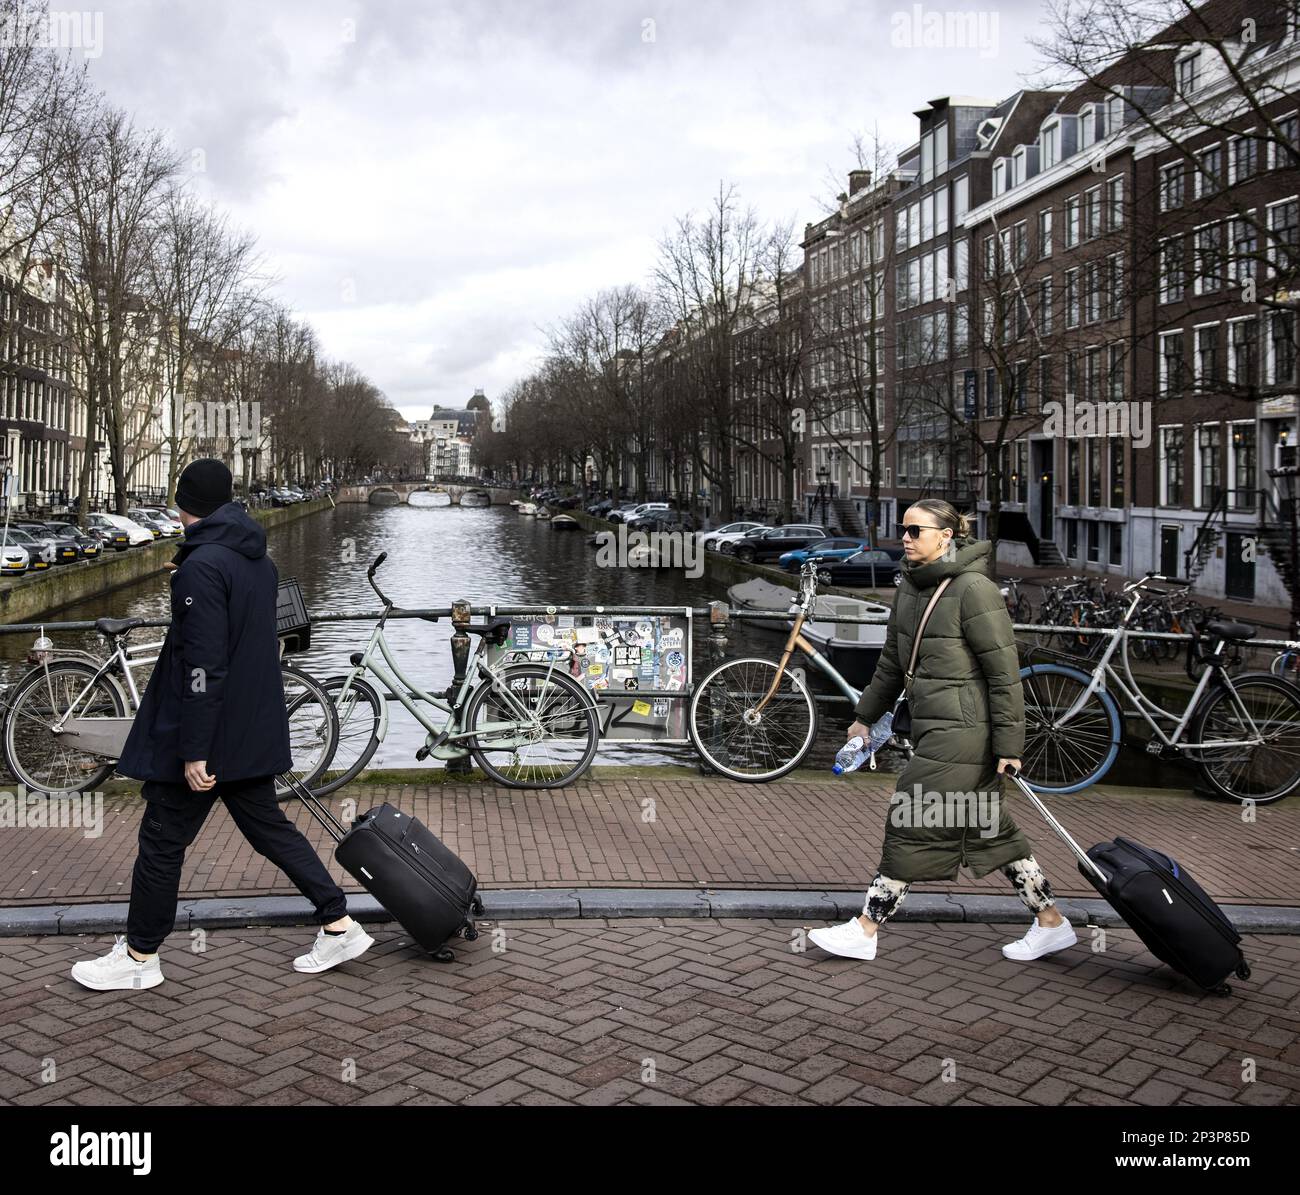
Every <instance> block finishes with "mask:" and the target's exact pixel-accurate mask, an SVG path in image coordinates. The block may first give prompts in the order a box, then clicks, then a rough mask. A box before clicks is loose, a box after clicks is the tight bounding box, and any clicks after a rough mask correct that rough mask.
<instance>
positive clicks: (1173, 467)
mask: <svg viewBox="0 0 1300 1195" xmlns="http://www.w3.org/2000/svg"><path fill="white" fill-rule="evenodd" d="M1182 501H1183V429H1182V428H1181V427H1162V428H1161V429H1160V505H1161V506H1181V505H1182Z"/></svg>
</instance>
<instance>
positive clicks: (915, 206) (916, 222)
mask: <svg viewBox="0 0 1300 1195" xmlns="http://www.w3.org/2000/svg"><path fill="white" fill-rule="evenodd" d="M920 243H921V205H920V204H919V203H911V204H908V206H907V247H908V248H909V249H915V248H916V246H917V245H919V244H920Z"/></svg>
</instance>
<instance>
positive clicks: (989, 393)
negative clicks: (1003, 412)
mask: <svg viewBox="0 0 1300 1195" xmlns="http://www.w3.org/2000/svg"><path fill="white" fill-rule="evenodd" d="M984 414H985V415H996V414H998V371H997V370H996V369H986V370H985V371H984Z"/></svg>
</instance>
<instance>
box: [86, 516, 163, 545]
mask: <svg viewBox="0 0 1300 1195" xmlns="http://www.w3.org/2000/svg"><path fill="white" fill-rule="evenodd" d="M86 530H87V531H88V532H90V534H91V535H94V536H96V537H97V538H99V539H100V540H102V541H103V543H104V546H105V547H107V548H112V549H113V550H114V551H117V552H125V551H126V550H127V548H129V547H130V546H131V537H130V536H129V535H128V534H127V533H126V531H125V530H123V529H122V528H121V527H119V526H117V525H116V524H115V523H110V522H109V519H108V515H103V514H89V515H87V516H86ZM150 538H152V536H151V537H150Z"/></svg>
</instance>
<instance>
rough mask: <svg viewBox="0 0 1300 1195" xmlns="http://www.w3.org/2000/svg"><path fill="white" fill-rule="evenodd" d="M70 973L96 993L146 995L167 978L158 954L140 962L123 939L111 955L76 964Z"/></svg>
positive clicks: (82, 984)
mask: <svg viewBox="0 0 1300 1195" xmlns="http://www.w3.org/2000/svg"><path fill="white" fill-rule="evenodd" d="M70 974H71V976H72V978H73V979H74V980H75V981H76V982H77V983H79V984H81V986H82V987H83V988H90V990H91V991H94V992H142V991H144V990H146V989H147V988H156V987H157V986H158V985H159V984H160V983H162V981H163V978H164V977H163V973H162V966H161V964H160V963H159V961H158V956H157V955H156V954H155V955H154V956H153V957H152V958H151V959H148V960H146V961H145V962H143V963H137V962H136V961H135V959H133V958H132V957H131V956H130V955H129V954H127V953H126V951H125V948H124V946H123V944H122V939H121V938H119V939H118V942H117V945H116V946H114V948H113V950H112V952H111V953H110V954H108V955H107V956H105V957H104V958H98V959H86V960H84V961H82V962H80V963H75V964H73V967H72V971H71V972H70Z"/></svg>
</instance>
